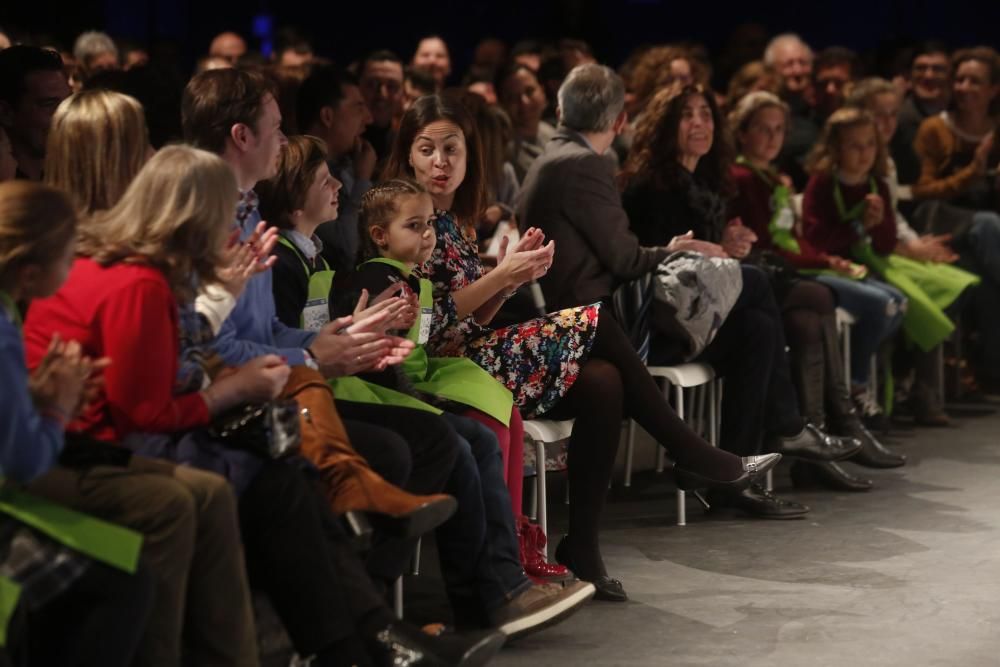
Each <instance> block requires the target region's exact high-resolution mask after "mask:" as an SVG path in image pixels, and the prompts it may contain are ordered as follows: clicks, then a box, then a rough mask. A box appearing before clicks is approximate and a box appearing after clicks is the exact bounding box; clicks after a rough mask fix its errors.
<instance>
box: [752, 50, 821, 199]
mask: <svg viewBox="0 0 1000 667" xmlns="http://www.w3.org/2000/svg"><path fill="white" fill-rule="evenodd" d="M764 64H765V65H769V66H771V67H773V68H774V69H775V70H777V72H778V74H779V75H781V98H782V99H783V100H784V101H785V102H786V103H787V104H788V107H789V111H790V112H791V113H790V116H789V123H788V129H787V132H786V136H785V143H784V146H783V147H782V149H781V155H779V156H778V168H779V169H781V171H783V172H784V173H786V174H788V175H789V176H791V178H792V181H793V182H794V183H795V187H796V188H798V189H801V188H802V187H804V186H805V183H806V179H807V175H806V171H805V161H806V157H807V156H808V154H809V151H810V150H811V149H812V147H813V144H814V143H815V142H816V139H817V138H818V137H819V126H818V125H817V124H816V121H815V120H813V117H812V95H813V90H812V73H813V52H812V49H811V48H809V45H808V44H806V43H805V42H803V41H802V38H801V37H799V36H798V35H795V34H792V33H785V34H782V35H778V36H777V37H775V38H774V39H772V40H771V41H770V43H768V45H767V49H766V50H765V51H764Z"/></svg>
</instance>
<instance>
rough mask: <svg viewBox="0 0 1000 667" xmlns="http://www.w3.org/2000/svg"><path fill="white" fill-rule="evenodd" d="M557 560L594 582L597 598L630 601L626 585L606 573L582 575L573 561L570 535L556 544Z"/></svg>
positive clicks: (583, 579) (609, 600)
mask: <svg viewBox="0 0 1000 667" xmlns="http://www.w3.org/2000/svg"><path fill="white" fill-rule="evenodd" d="M556 562H557V563H559V564H560V565H565V566H566V567H568V568H569V569H570V570H572V571H573V574H575V575H576V576H578V577H580V580H581V581H589V582H590V583H592V584H593V585H594V588H595V589H596V591H597V592H596V593H594V599H595V600H604V601H605V602H627V601H628V594H627V593H625V587H624V586H622V582H620V581H618V580H617V579H612V578H611V577H609V576H608V575H606V574H602V575H601V576H599V577H596V578H593V579H588V578H586V577H582V576H580V573H579V572H578V571H577V569H576V564H575V563H574V562H573V556H572V555H571V554H570V552H569V535H564V536H563V538H562V539H561V540H559V544H558V546H556Z"/></svg>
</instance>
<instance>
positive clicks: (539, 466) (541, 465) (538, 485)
mask: <svg viewBox="0 0 1000 667" xmlns="http://www.w3.org/2000/svg"><path fill="white" fill-rule="evenodd" d="M535 468H536V470H537V471H538V474H537V475H536V477H535V492H536V494H537V496H538V524H539V525H540V526H541V527H542V533H544V534H545V535H548V534H549V525H548V516H547V514H548V512H547V506H546V504H545V503H546V496H545V443H544V442H535Z"/></svg>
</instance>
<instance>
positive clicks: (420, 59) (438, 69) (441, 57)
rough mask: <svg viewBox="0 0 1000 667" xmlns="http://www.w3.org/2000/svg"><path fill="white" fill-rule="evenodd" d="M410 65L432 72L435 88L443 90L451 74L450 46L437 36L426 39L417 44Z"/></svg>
mask: <svg viewBox="0 0 1000 667" xmlns="http://www.w3.org/2000/svg"><path fill="white" fill-rule="evenodd" d="M410 65H411V66H413V67H415V68H419V69H425V70H427V71H428V72H430V73H431V75H432V76H433V77H434V83H435V88H436V89H437V90H441V89H442V88H444V85H445V82H446V81H447V80H448V76H449V75H450V74H451V55H450V54H449V53H448V45H447V44H445V42H444V39H442V38H441V37H439V36H437V35H431V36H429V37H424V38H423V39H421V40H420V43H418V44H417V50H416V51H414V52H413V60H412V61H411V62H410Z"/></svg>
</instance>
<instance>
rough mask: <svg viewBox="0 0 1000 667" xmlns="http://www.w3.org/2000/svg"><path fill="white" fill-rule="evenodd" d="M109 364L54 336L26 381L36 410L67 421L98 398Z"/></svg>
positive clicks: (57, 335)
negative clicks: (48, 411)
mask: <svg viewBox="0 0 1000 667" xmlns="http://www.w3.org/2000/svg"><path fill="white" fill-rule="evenodd" d="M110 364H111V360H110V359H108V358H106V357H102V358H100V359H91V358H90V357H88V356H86V355H84V354H83V353H82V350H81V348H80V344H79V343H78V342H76V341H69V342H68V343H67V342H63V341H62V340H61V339H60V337H59V334H53V336H52V340H51V341H50V342H49V349H48V350H47V351H46V353H45V356H44V357H43V358H42V361H41V362H40V363H39V365H38V367H37V368H36V369H35V372H34V373H32V375H31V377H30V378H29V380H28V389H29V391H30V392H31V396H32V399H33V400H34V402H35V405H36V406H37V407H38V408H39V409H41V410H51V411H54V412H56V413H58V414H59V415H61V416H62V417H63V418H64V419H65V420H66V421H70V420H72V419H73V418H74V417H75V416H76V415H77V414H79V413H80V411H81V410H83V408H84V407H86V406H87V405H88V404H89V403H91V402H92V401H93V400H94V399H95V398H97V395H98V393H99V392H100V389H101V386H102V385H103V384H104V376H103V375H102V373H101V371H102V370H104V369H105V368H107V367H108V366H109V365H110Z"/></svg>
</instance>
